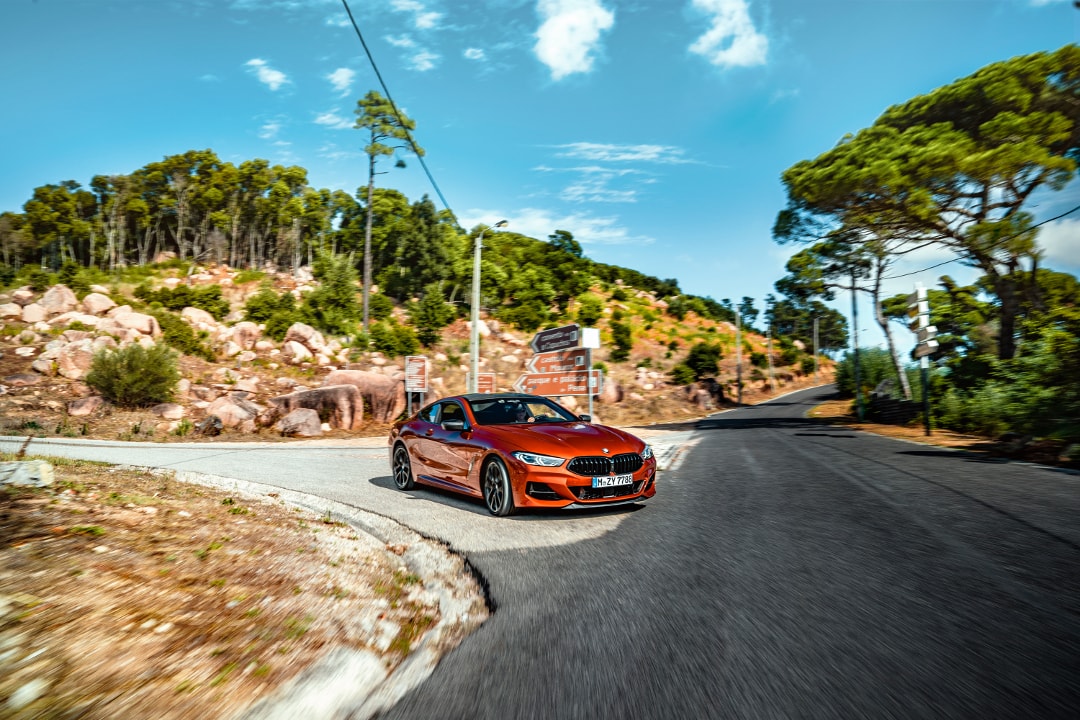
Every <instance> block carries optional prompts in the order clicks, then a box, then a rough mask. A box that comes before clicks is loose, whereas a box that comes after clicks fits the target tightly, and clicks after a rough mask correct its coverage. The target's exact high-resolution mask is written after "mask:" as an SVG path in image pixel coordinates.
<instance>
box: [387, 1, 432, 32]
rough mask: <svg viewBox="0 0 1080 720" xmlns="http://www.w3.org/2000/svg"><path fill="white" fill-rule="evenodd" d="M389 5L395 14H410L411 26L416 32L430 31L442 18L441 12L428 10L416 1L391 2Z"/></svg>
mask: <svg viewBox="0 0 1080 720" xmlns="http://www.w3.org/2000/svg"><path fill="white" fill-rule="evenodd" d="M390 5H391V7H393V8H394V10H395V11H397V12H410V13H412V14H413V24H414V25H416V28H417V29H418V30H430V29H431V28H433V27H435V26H436V25H438V23H439V20H441V19H442V16H443V14H442V13H441V12H435V11H433V10H428V9H427V6H426V5H424V3H422V2H418V0H392V2H391V3H390Z"/></svg>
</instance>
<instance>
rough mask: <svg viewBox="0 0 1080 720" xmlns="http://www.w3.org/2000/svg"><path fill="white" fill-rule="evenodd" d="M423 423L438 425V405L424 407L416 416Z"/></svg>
mask: <svg viewBox="0 0 1080 720" xmlns="http://www.w3.org/2000/svg"><path fill="white" fill-rule="evenodd" d="M417 417H419V418H420V419H421V420H423V421H424V422H429V423H438V422H439V405H438V403H433V404H432V405H431V406H430V407H426V408H424V409H423V410H421V411H420V412H419V414H418V415H417Z"/></svg>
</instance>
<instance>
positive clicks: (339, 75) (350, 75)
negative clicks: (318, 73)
mask: <svg viewBox="0 0 1080 720" xmlns="http://www.w3.org/2000/svg"><path fill="white" fill-rule="evenodd" d="M355 77H356V71H355V70H350V69H349V68H338V69H337V70H335V71H334V72H332V73H330V74H329V75H327V76H326V79H327V80H329V81H330V84H331V85H333V86H334V89H335V90H337V91H338V92H339V93H341V94H342V95H348V94H349V90H350V89H351V88H352V82H353V79H354V78H355Z"/></svg>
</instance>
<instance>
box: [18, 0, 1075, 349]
mask: <svg viewBox="0 0 1080 720" xmlns="http://www.w3.org/2000/svg"><path fill="white" fill-rule="evenodd" d="M349 6H350V7H351V8H352V11H353V14H354V16H355V17H356V19H357V22H358V23H359V25H360V29H361V31H362V32H363V33H364V36H365V39H366V40H367V42H368V46H369V47H370V48H371V51H372V53H373V54H374V56H375V59H376V62H377V63H378V64H379V67H380V70H381V72H382V74H383V77H384V78H385V80H386V81H387V83H388V84H389V87H390V91H391V93H392V95H393V97H394V99H395V101H396V102H397V103H398V104H399V105H400V106H401V107H402V108H403V109H404V110H405V111H406V112H407V113H408V114H409V115H410V116H411V117H412V118H413V119H414V120H415V121H416V123H417V130H416V138H417V141H418V142H419V143H420V144H421V145H422V146H423V147H424V148H425V150H426V151H427V158H426V159H427V161H428V163H429V167H430V168H431V171H432V173H433V174H434V176H435V178H436V181H437V182H438V183H439V185H440V187H441V189H442V190H443V193H444V194H445V196H446V198H447V200H448V201H449V203H450V205H451V208H452V209H453V210H454V212H455V213H456V214H457V216H458V218H459V219H460V221H461V223H462V225H464V226H465V227H471V226H472V225H474V224H476V223H477V222H487V223H491V222H494V221H496V220H499V219H503V218H506V219H508V220H509V221H510V228H511V229H513V230H515V231H518V232H522V233H525V234H528V235H532V236H534V237H539V238H544V237H546V236H547V235H548V234H550V233H551V232H553V231H554V230H556V229H564V230H569V231H570V232H572V233H573V234H574V235H575V237H576V238H577V239H578V240H579V241H581V242H582V244H583V246H584V248H585V252H586V254H587V255H588V256H589V257H591V258H593V259H596V260H599V261H602V262H609V263H615V264H619V265H624V266H627V267H631V268H634V269H637V270H640V271H642V272H646V273H649V274H651V275H655V276H657V277H661V278H672V277H673V278H676V279H678V281H679V284H680V286H681V287H682V288H683V289H684V290H685V291H687V292H691V293H694V294H698V295H707V296H711V297H714V298H716V299H721V298H732V299H736V300H737V299H738V298H741V297H742V296H744V295H749V296H751V297H754V298H757V300H758V305H759V307H760V306H761V300H762V299H763V298H764V296H765V295H766V294H767V293H769V292H773V283H774V282H775V281H776V280H777V279H778V278H779V277H781V276H782V275H783V272H784V271H783V266H784V262H785V260H786V258H787V257H788V256H789V255H790V254H791V253H792V252H793V249H792V248H789V247H779V246H777V245H776V244H775V243H774V242H773V241H772V239H771V235H770V230H771V227H772V224H773V221H774V219H775V217H776V213H777V212H778V211H779V210H780V209H781V208H782V207H783V206H784V201H785V198H784V192H783V187H782V185H781V182H780V174H781V173H782V172H783V171H784V170H785V169H786V168H788V167H789V166H791V165H792V164H794V163H795V162H798V161H799V160H802V159H807V158H812V157H815V156H817V155H818V154H820V153H822V152H824V151H825V150H827V149H829V148H830V147H832V146H833V145H834V144H835V143H836V142H837V141H838V140H839V139H840V138H841V137H842V136H843V135H844V134H845V133H851V132H856V131H858V130H859V129H861V128H863V127H866V126H867V125H869V124H871V123H872V122H873V121H874V120H875V118H877V117H878V115H879V114H880V113H881V112H882V111H883V110H885V109H886V108H887V107H888V106H889V105H891V104H895V103H899V102H903V101H905V100H907V99H909V98H911V97H912V96H914V95H918V94H921V93H924V92H928V91H930V90H933V89H934V88H935V87H938V86H940V85H942V84H945V83H948V82H950V81H952V80H954V79H956V78H959V77H963V76H965V75H968V74H970V73H972V72H974V71H975V70H977V69H978V68H980V67H982V66H983V65H986V64H988V63H991V62H995V61H998V60H1004V59H1007V58H1010V57H1013V56H1015V55H1019V54H1025V53H1030V52H1035V51H1039V50H1055V49H1057V48H1059V47H1061V46H1063V45H1065V44H1067V43H1070V42H1077V41H1078V39H1080V10H1077V9H1076V8H1074V7H1073V3H1072V1H1071V0H349ZM0 68H3V69H2V70H0V73H2V75H0V77H2V79H3V87H4V89H5V99H6V100H7V102H6V103H5V111H4V112H3V113H0V151H2V152H0V157H2V158H3V159H2V168H3V171H2V172H0V211H2V210H16V211H17V210H20V209H21V207H22V204H23V203H24V202H25V201H26V200H27V199H29V197H30V195H31V192H32V190H33V188H34V187H36V186H39V185H43V184H46V183H55V182H59V181H62V180H68V179H73V180H76V181H78V182H80V183H82V184H83V185H86V184H88V183H89V180H90V178H91V177H92V176H93V175H95V174H99V173H103V174H110V173H129V172H131V171H133V170H135V169H137V168H139V167H141V166H143V165H145V164H146V163H148V162H151V161H155V160H159V159H161V158H162V157H164V156H166V155H171V154H176V153H182V152H184V151H186V150H190V149H204V148H211V149H213V150H214V151H215V152H216V153H217V154H218V155H219V156H220V157H221V158H222V159H225V160H230V161H233V162H234V163H239V162H241V161H243V160H248V159H252V158H257V157H261V158H266V159H268V160H270V161H271V162H274V163H284V164H297V165H301V166H303V167H305V168H307V169H308V171H309V175H308V178H309V182H310V183H311V184H312V185H313V186H315V187H328V188H342V189H346V190H348V191H350V192H353V191H355V190H356V188H358V187H359V186H361V185H362V184H364V182H365V181H366V175H365V172H366V169H365V164H364V157H363V155H362V153H361V148H362V146H363V144H364V142H363V136H362V134H361V132H360V131H357V130H354V129H352V128H351V125H352V121H353V119H354V115H353V109H354V108H355V106H356V100H357V99H358V98H359V97H361V96H362V95H363V94H364V93H366V92H367V91H368V90H369V89H374V88H377V87H378V84H377V80H376V78H375V75H374V72H373V71H372V69H371V66H370V65H369V63H368V61H367V59H366V57H365V56H364V54H363V49H362V47H361V45H360V43H359V41H358V39H357V37H356V35H355V33H354V31H353V29H352V27H351V25H349V24H348V22H347V17H346V15H345V12H344V9H343V6H342V3H341V0H3V2H2V3H0ZM386 169H389V168H386ZM378 182H379V183H380V184H382V185H386V186H391V187H396V188H398V189H400V190H402V191H403V192H405V193H406V194H407V195H408V196H409V197H410V198H412V199H418V198H419V197H420V196H421V195H422V194H424V193H429V194H431V195H432V196H433V197H434V195H435V194H434V192H433V191H432V189H431V186H430V185H429V184H428V181H427V179H426V178H425V176H424V175H423V173H422V172H421V170H420V168H419V165H418V164H417V163H416V162H411V163H409V167H408V168H407V169H405V170H391V171H390V173H389V174H387V175H381V176H379V179H378ZM1076 204H1080V184H1077V183H1074V184H1073V185H1072V186H1070V188H1068V189H1067V190H1066V191H1063V192H1060V193H1056V194H1053V195H1044V196H1041V197H1038V198H1036V199H1035V205H1037V207H1034V208H1033V210H1034V212H1035V213H1036V215H1037V216H1038V217H1039V218H1040V219H1042V218H1046V217H1051V216H1052V215H1054V214H1056V213H1058V212H1061V211H1063V210H1064V209H1067V208H1068V207H1072V206H1074V205H1076ZM1077 215H1078V214H1073V215H1071V216H1070V217H1069V218H1068V219H1066V220H1063V221H1059V222H1057V223H1054V224H1051V225H1047V226H1045V227H1044V228H1043V232H1042V235H1041V240H1042V242H1043V244H1044V246H1045V249H1046V253H1047V261H1046V264H1047V265H1049V266H1051V267H1055V268H1057V269H1062V270H1067V271H1069V272H1073V273H1078V272H1080V217H1077ZM947 259H948V256H943V255H926V256H923V257H920V258H915V259H913V260H912V261H911V264H909V265H905V266H902V267H900V268H898V272H901V271H909V270H917V269H919V268H920V267H925V266H928V265H931V264H934V263H936V262H941V261H942V260H947ZM946 272H947V273H950V274H952V275H953V276H954V277H956V278H957V279H958V280H962V281H966V280H970V279H971V278H972V277H973V275H972V273H971V272H970V271H969V270H967V269H966V268H964V267H963V266H961V265H959V264H958V263H953V264H951V265H946V266H944V267H942V268H939V269H937V270H935V271H932V272H927V273H923V274H921V275H916V276H912V277H910V278H905V279H904V280H903V281H897V283H896V287H895V291H897V292H899V291H908V290H910V287H911V283H912V282H913V281H916V280H922V281H923V282H925V283H927V284H932V283H933V282H934V281H935V280H936V278H937V277H938V275H940V274H942V273H946ZM837 307H839V308H841V309H844V311H845V312H846V311H847V308H848V303H847V301H846V300H844V301H840V302H838V304H837ZM862 317H863V318H867V320H866V321H865V322H864V323H860V326H862V327H869V326H871V325H872V322H871V321H870V320H869V317H870V316H869V313H868V308H867V309H866V310H864V311H863V315H862ZM871 332H872V331H871ZM870 341H871V342H872V341H873V339H872V338H870Z"/></svg>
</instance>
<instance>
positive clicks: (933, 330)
mask: <svg viewBox="0 0 1080 720" xmlns="http://www.w3.org/2000/svg"><path fill="white" fill-rule="evenodd" d="M908 317H909V318H911V322H909V323H908V327H909V328H910V329H911V332H913V333H915V337H916V339H917V340H918V344H917V345H916V346H915V353H914V355H915V357H917V358H919V374H920V375H921V376H922V392H923V420H924V425H925V427H926V434H927V435H929V434H930V387H929V386H930V380H929V374H930V356H931V355H933V354H934V353H935V352H936V351H937V349H938V341H937V340H935V339H934V338H936V337H937V326H936V325H931V324H930V302H929V301H928V300H927V299H926V288H924V287H923V286H922V284H921V283H916V284H915V292H913V293H912V294H910V295H908Z"/></svg>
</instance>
